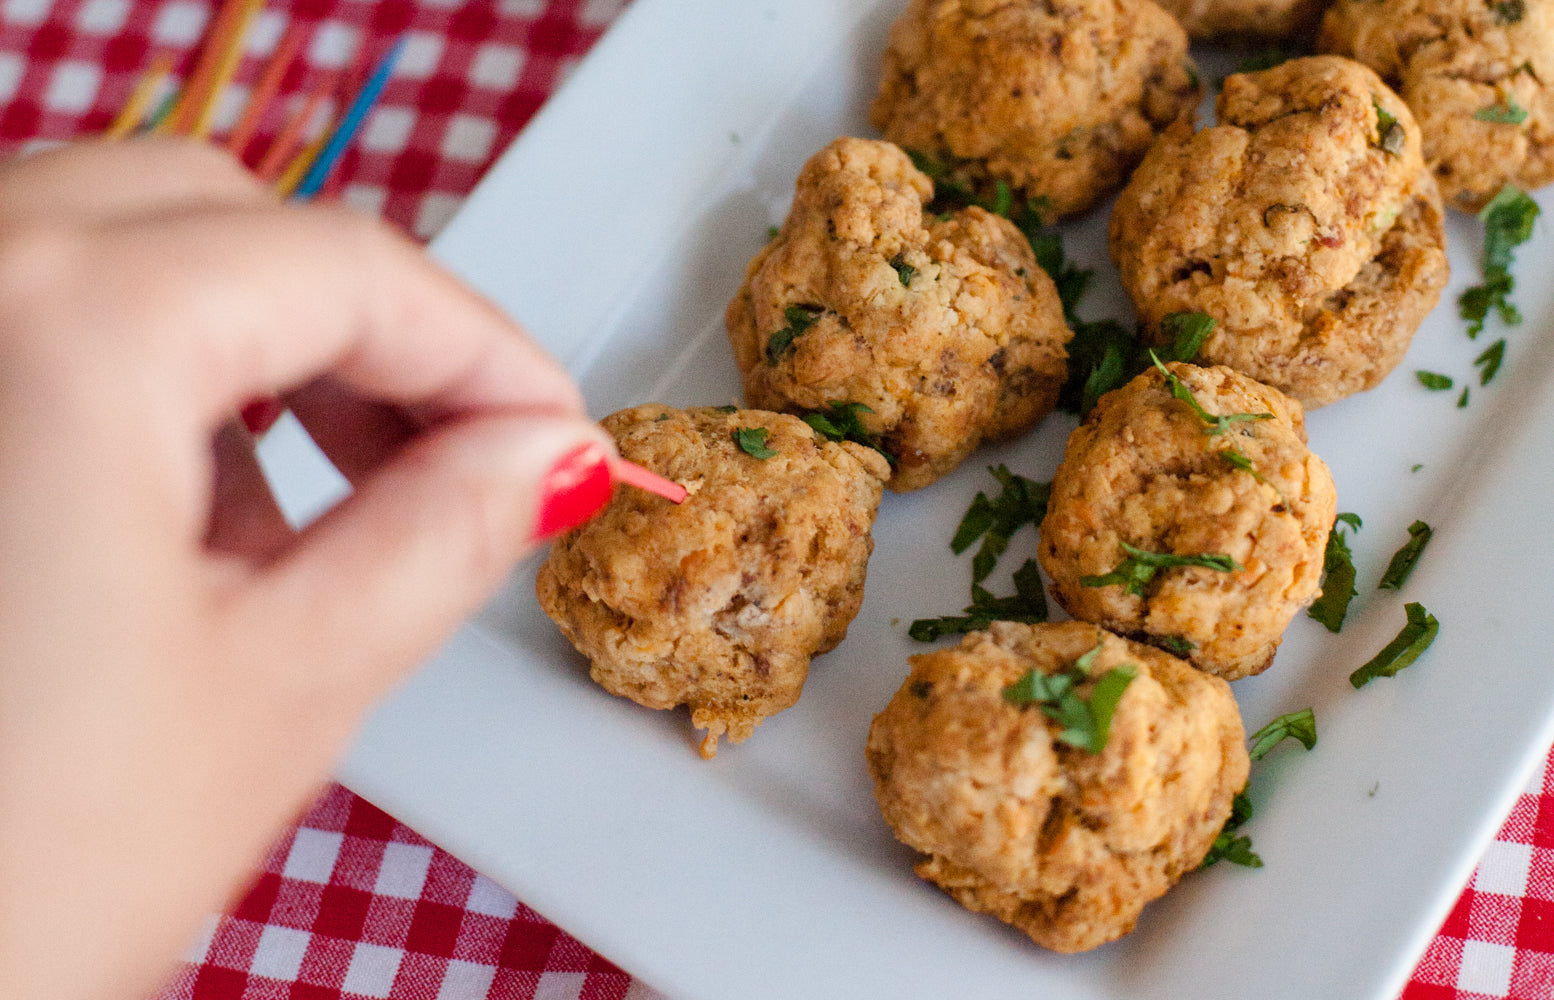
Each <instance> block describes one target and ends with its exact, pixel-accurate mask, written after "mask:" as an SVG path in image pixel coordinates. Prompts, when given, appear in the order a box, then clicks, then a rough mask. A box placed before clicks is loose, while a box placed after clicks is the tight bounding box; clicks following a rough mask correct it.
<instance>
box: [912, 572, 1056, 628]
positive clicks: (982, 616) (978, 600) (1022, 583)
mask: <svg viewBox="0 0 1554 1000" xmlns="http://www.w3.org/2000/svg"><path fill="white" fill-rule="evenodd" d="M964 611H965V613H964V614H961V615H947V616H945V617H942V618H919V619H917V620H916V621H914V622H913V623H912V624H911V625H910V626H908V628H907V635H908V636H910V637H911V638H913V639H916V640H917V641H918V642H932V641H933V640H935V639H937V638H939V637H940V636H945V635H964V634H965V633H967V632H978V631H981V630H982V629H985V628H987V627H988V626H989V625H991V624H993V623H994V622H995V621H1010V622H1024V623H1026V624H1028V625H1035V624H1038V623H1040V622H1044V621H1046V620H1047V596H1046V593H1045V591H1043V590H1042V586H1041V569H1040V567H1038V566H1037V564H1036V560H1034V559H1027V560H1026V561H1025V562H1024V564H1023V565H1021V566H1020V568H1019V569H1018V570H1015V573H1014V594H1013V595H1012V596H1010V597H995V596H994V595H993V594H992V593H990V592H989V591H988V590H987V588H985V587H982V586H981V585H979V584H972V585H971V603H970V604H969V605H967V606H966V608H965V609H964Z"/></svg>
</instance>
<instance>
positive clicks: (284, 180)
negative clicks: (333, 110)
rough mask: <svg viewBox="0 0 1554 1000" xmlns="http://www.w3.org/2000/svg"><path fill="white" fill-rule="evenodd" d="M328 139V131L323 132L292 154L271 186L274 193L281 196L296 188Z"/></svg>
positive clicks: (287, 194) (286, 195)
mask: <svg viewBox="0 0 1554 1000" xmlns="http://www.w3.org/2000/svg"><path fill="white" fill-rule="evenodd" d="M328 141H329V133H328V132H325V133H324V134H323V135H320V136H319V137H318V138H317V139H314V140H313V141H312V142H310V143H308V144H307V145H306V146H305V147H303V149H302V152H300V153H298V154H297V155H296V156H293V157H292V158H291V162H290V163H288V164H286V169H285V170H283V171H281V175H280V176H279V177H278V178H276V180H275V184H274V186H273V190H274V191H275V193H276V194H278V195H280V196H281V197H282V198H285V197H288V196H290V195H291V193H292V192H293V191H295V190H296V189H297V185H298V184H300V183H302V177H303V175H304V174H306V173H307V172H308V168H309V167H311V166H312V165H313V161H314V160H316V159H318V154H319V153H320V152H321V151H322V150H323V148H324V144H325V143H327V142H328Z"/></svg>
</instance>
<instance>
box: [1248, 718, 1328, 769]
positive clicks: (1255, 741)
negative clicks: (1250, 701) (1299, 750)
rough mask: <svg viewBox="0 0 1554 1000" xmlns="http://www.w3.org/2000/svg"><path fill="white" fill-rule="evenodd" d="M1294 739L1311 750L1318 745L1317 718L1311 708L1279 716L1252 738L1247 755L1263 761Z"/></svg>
mask: <svg viewBox="0 0 1554 1000" xmlns="http://www.w3.org/2000/svg"><path fill="white" fill-rule="evenodd" d="M1288 739H1292V740H1296V741H1298V742H1299V743H1300V745H1301V746H1303V747H1305V748H1306V749H1307V750H1310V749H1311V748H1312V747H1314V746H1316V745H1317V716H1316V713H1315V712H1313V711H1312V710H1311V709H1309V708H1303V709H1301V710H1300V711H1298V712H1290V713H1288V714H1285V715H1281V716H1279V717H1278V718H1277V719H1274V720H1273V721H1272V722H1270V723H1268V725H1266V726H1264V727H1263V728H1261V729H1259V730H1258V731H1257V732H1255V733H1253V734H1252V736H1251V743H1252V746H1251V749H1249V750H1248V751H1247V755H1248V756H1250V757H1251V758H1252V759H1253V760H1262V759H1263V758H1264V757H1266V756H1268V754H1269V753H1270V752H1271V751H1272V750H1273V748H1274V747H1276V746H1278V745H1279V744H1280V743H1283V742H1284V741H1285V740H1288Z"/></svg>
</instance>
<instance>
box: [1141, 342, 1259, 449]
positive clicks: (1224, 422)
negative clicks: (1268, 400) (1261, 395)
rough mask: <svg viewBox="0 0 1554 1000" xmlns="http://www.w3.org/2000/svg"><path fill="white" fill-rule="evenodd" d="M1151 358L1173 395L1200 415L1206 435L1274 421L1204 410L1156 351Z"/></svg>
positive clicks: (1152, 352) (1214, 435)
mask: <svg viewBox="0 0 1554 1000" xmlns="http://www.w3.org/2000/svg"><path fill="white" fill-rule="evenodd" d="M1149 357H1150V360H1152V361H1153V362H1154V364H1155V368H1156V369H1157V370H1159V372H1160V374H1162V375H1164V376H1165V379H1166V384H1167V385H1168V386H1169V387H1170V389H1171V395H1172V396H1173V397H1175V398H1176V399H1178V400H1180V401H1182V402H1183V403H1186V404H1187V405H1188V406H1190V407H1192V411H1193V412H1194V413H1196V414H1197V415H1198V419H1199V420H1201V421H1203V423H1204V425H1205V427H1204V433H1205V434H1207V435H1209V436H1210V437H1217V436H1218V435H1220V434H1223V433H1225V432H1226V431H1228V430H1229V429H1230V425H1231V424H1234V423H1239V422H1241V421H1245V420H1272V419H1273V414H1272V413H1226V414H1214V413H1210V412H1209V411H1208V410H1205V409H1204V408H1203V405H1202V404H1201V403H1199V402H1198V397H1197V396H1194V395H1193V392H1192V390H1191V389H1189V388H1187V383H1185V382H1183V381H1182V380H1181V379H1180V378H1178V377H1177V376H1176V374H1175V373H1174V372H1172V371H1171V370H1170V369H1169V368H1167V367H1166V366H1165V365H1164V364H1163V363H1162V362H1161V360H1160V357H1159V356H1158V355H1157V354H1155V352H1154V351H1150V352H1149Z"/></svg>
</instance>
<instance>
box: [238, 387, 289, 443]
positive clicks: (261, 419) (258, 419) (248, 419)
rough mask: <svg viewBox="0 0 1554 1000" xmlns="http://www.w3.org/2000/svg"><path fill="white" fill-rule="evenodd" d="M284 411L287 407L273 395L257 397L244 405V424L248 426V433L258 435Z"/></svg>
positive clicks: (267, 428)
mask: <svg viewBox="0 0 1554 1000" xmlns="http://www.w3.org/2000/svg"><path fill="white" fill-rule="evenodd" d="M283 412H285V407H283V406H281V401H280V400H278V399H276V398H275V397H273V396H271V397H269V398H266V399H256V400H254V401H253V402H251V403H249V404H248V405H247V406H245V407H243V411H242V413H243V426H244V427H247V428H248V433H250V434H253V435H255V436H258V435H260V434H263V433H264V432H265V431H267V430H269V429H270V427H271V426H272V425H273V424H274V423H275V422H276V421H277V420H279V419H280V418H281V414H282V413H283Z"/></svg>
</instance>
